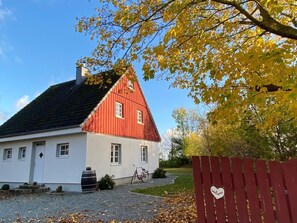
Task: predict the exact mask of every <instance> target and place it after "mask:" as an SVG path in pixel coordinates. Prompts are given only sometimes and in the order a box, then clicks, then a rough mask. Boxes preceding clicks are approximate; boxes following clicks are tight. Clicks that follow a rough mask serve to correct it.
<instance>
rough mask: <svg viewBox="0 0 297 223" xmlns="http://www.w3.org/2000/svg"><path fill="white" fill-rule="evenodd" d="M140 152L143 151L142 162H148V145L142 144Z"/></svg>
mask: <svg viewBox="0 0 297 223" xmlns="http://www.w3.org/2000/svg"><path fill="white" fill-rule="evenodd" d="M140 152H141V163H148V147H147V146H141V148H140Z"/></svg>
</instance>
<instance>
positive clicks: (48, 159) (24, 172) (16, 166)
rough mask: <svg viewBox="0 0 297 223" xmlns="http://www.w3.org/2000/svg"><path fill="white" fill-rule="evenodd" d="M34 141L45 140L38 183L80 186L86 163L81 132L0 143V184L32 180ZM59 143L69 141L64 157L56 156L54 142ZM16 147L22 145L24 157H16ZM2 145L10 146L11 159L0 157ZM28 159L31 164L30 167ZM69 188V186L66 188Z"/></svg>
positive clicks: (84, 140) (4, 146)
mask: <svg viewBox="0 0 297 223" xmlns="http://www.w3.org/2000/svg"><path fill="white" fill-rule="evenodd" d="M36 142H45V150H44V158H45V159H44V171H43V180H42V182H38V183H45V184H46V185H55V186H56V185H67V184H69V185H74V184H75V185H79V187H80V181H81V173H82V170H84V169H85V166H86V149H85V148H86V134H85V133H81V134H72V135H64V136H56V137H48V138H39V139H33V140H19V141H13V142H3V143H0V186H1V184H4V183H9V184H12V185H17V184H21V183H24V182H31V181H32V179H33V177H32V174H33V170H32V168H33V169H34V159H35V157H34V147H35V143H36ZM61 143H69V156H68V157H67V158H59V157H57V145H58V144H61ZM20 147H26V158H25V159H24V160H20V159H18V152H19V148H20ZM6 148H12V159H11V160H9V161H5V160H3V154H4V149H6ZM33 157H34V158H33ZM31 162H32V167H30V165H31ZM63 188H65V187H64V186H63ZM51 189H55V188H51ZM65 190H67V187H66V188H65ZM69 190H72V188H70V187H69Z"/></svg>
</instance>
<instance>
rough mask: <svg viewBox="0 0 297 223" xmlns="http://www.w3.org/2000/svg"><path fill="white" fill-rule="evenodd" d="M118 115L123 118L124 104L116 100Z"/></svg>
mask: <svg viewBox="0 0 297 223" xmlns="http://www.w3.org/2000/svg"><path fill="white" fill-rule="evenodd" d="M116 117H118V118H123V104H122V103H119V102H116Z"/></svg>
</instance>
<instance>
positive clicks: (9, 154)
mask: <svg viewBox="0 0 297 223" xmlns="http://www.w3.org/2000/svg"><path fill="white" fill-rule="evenodd" d="M11 159H12V148H9V149H4V151H3V160H6V161H8V160H11Z"/></svg>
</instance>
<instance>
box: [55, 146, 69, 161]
mask: <svg viewBox="0 0 297 223" xmlns="http://www.w3.org/2000/svg"><path fill="white" fill-rule="evenodd" d="M68 156H69V143H63V144H58V145H57V157H59V158H68Z"/></svg>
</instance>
